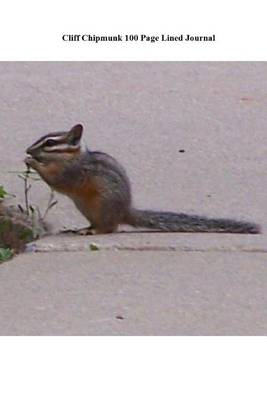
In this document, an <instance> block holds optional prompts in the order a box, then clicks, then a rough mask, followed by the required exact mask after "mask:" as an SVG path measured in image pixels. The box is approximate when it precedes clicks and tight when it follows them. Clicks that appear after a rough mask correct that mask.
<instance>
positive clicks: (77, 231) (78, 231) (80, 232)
mask: <svg viewBox="0 0 267 400" xmlns="http://www.w3.org/2000/svg"><path fill="white" fill-rule="evenodd" d="M60 233H75V235H81V236H87V235H95V233H96V232H95V230H94V228H93V227H92V226H88V227H86V228H80V229H63V230H61V231H60Z"/></svg>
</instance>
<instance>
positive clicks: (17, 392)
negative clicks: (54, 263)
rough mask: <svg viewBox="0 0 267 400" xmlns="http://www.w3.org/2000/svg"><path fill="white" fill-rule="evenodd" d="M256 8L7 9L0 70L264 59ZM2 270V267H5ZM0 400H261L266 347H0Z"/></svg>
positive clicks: (150, 340) (156, 341) (2, 343)
mask: <svg viewBox="0 0 267 400" xmlns="http://www.w3.org/2000/svg"><path fill="white" fill-rule="evenodd" d="M262 4H263V2H260V1H253V2H252V1H250V2H241V1H236V2H234V1H233V0H232V1H229V0H224V1H223V2H220V3H219V2H215V1H214V0H213V1H207V0H206V1H186V2H180V3H179V2H177V1H164V2H163V1H162V2H159V3H156V2H155V1H146V2H144V1H139V0H135V1H132V2H130V1H127V2H126V1H110V2H108V1H105V2H104V1H98V2H90V3H89V2H86V1H80V0H76V1H75V2H74V1H72V2H69V3H67V2H57V3H55V1H51V0H48V1H46V2H42V3H40V2H33V1H27V0H24V1H23V2H22V1H21V2H19V1H10V0H9V1H8V2H7V3H5V4H4V5H3V4H2V7H1V17H0V18H1V20H0V22H1V23H0V40H1V51H0V60H1V61H5V60H7V61H10V60H12V61H15V60H16V61H22V60H53V61H59V60H154V61H156V60H165V61H168V60H187V61H188V60H203V61H205V60H218V61H220V60H226V61H230V60H255V61H258V60H260V61H265V60H266V47H267V44H266V31H267V28H266V26H267V24H266V13H265V12H264V10H263V6H262ZM63 33H73V34H75V33H76V34H82V33H85V34H86V33H88V34H89V33H90V34H99V35H116V34H139V35H140V34H148V35H160V34H162V33H163V34H170V35H180V34H181V33H183V34H187V33H190V34H192V35H206V34H213V33H214V34H216V39H217V40H216V42H215V43H209V42H207V43H199V42H196V43H185V42H184V43H182V44H181V43H179V42H178V43H177V42H171V43H154V44H151V43H140V42H138V43H125V42H123V43H116V42H115V43H99V44H89V43H88V42H81V43H64V42H63V41H62V40H61V37H62V34H63ZM7 267H8V266H6V268H7ZM0 354H1V358H0V377H1V385H0V397H1V398H2V399H5V400H9V399H29V400H30V399H38V400H42V399H45V400H47V399H64V400H67V399H92V400H98V399H110V398H116V399H125V400H126V399H127V400H131V399H135V400H136V399H164V400H165V399H166V400H170V399H181V400H187V399H205V400H206V399H207V400H208V399H217V400H218V399H219V400H220V399H223V400H225V399H235V400H236V399H242V400H246V399H257V400H260V399H266V398H267V397H266V394H267V393H266V392H267V390H266V365H265V364H266V359H267V354H266V338H244V337H240V338H227V337H221V338H220V337H218V338H185V337H183V338H174V337H166V338H160V337H146V338H131V337H130V338H119V337H118V338H104V337H103V338H101V337H99V338H92V337H91V338H90V337H88V338H86V337H83V338H68V337H65V338H61V337H55V338H52V337H51V338H30V337H29V338H19V337H18V338H1V340H0Z"/></svg>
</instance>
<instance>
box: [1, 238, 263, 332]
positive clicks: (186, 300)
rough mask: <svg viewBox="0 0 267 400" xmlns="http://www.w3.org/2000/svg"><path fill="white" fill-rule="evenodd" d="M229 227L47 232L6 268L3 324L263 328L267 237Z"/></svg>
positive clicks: (80, 328) (21, 328)
mask: <svg viewBox="0 0 267 400" xmlns="http://www.w3.org/2000/svg"><path fill="white" fill-rule="evenodd" d="M140 236H141V238H140ZM197 236H199V237H197ZM218 236H220V238H219V237H218ZM230 236H231V235H191V234H190V235H183V234H167V235H163V234H151V236H150V234H147V233H146V234H141V233H140V234H139V236H138V234H121V235H120V234H118V235H115V234H114V235H108V236H102V237H100V236H99V237H98V238H92V239H91V238H88V237H87V238H78V237H73V236H72V235H69V236H68V237H66V236H64V235H63V237H62V236H58V237H56V238H45V239H43V240H41V241H40V242H38V243H36V246H35V251H36V252H35V253H28V254H23V255H21V256H19V257H16V258H15V259H14V260H12V261H10V262H8V263H6V264H5V265H4V266H2V267H1V268H0V282H1V284H0V285H1V290H0V332H1V334H4V335H12V334H13V335H265V334H266V332H267V315H266V314H267V313H266V304H267V268H266V262H267V254H266V251H267V246H266V236H254V237H253V238H254V239H253V240H250V241H248V240H247V239H246V238H245V240H243V239H242V238H243V237H244V236H242V238H241V237H240V235H239V236H237V235H234V237H232V238H230ZM92 243H94V244H97V247H98V248H99V250H98V251H91V250H90V244H92Z"/></svg>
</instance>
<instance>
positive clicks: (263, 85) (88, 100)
mask: <svg viewBox="0 0 267 400" xmlns="http://www.w3.org/2000/svg"><path fill="white" fill-rule="evenodd" d="M266 74H267V65H266V63H253V62H252V63H161V62H159V63H79V62H78V63H70V62H67V63H0V84H1V88H2V90H1V96H0V118H1V130H0V139H1V146H2V147H1V150H2V151H1V158H0V184H3V185H4V186H5V188H6V189H7V190H8V191H9V192H11V193H13V194H15V195H16V199H13V200H12V202H13V203H14V202H17V203H21V204H22V203H23V201H24V199H23V183H22V182H21V180H20V179H19V178H18V177H17V172H16V171H21V170H23V169H24V165H23V162H22V160H23V158H24V152H25V148H26V147H28V146H29V145H30V144H31V143H32V142H33V141H34V140H36V139H38V138H39V137H40V136H41V135H43V134H45V133H47V132H50V131H56V130H62V129H68V128H70V127H71V126H73V125H74V124H76V123H83V125H84V127H85V133H84V140H85V142H86V143H87V145H88V147H90V148H91V149H96V150H101V151H105V152H107V153H110V154H111V155H113V156H115V157H116V158H117V159H118V160H119V161H120V162H121V163H122V164H123V165H124V166H125V168H126V170H127V171H128V174H129V177H130V180H131V182H132V191H133V197H134V203H135V205H136V206H137V207H138V208H150V209H161V210H166V211H167V210H171V211H180V212H186V213H193V214H200V215H206V216H211V217H226V218H236V219H244V220H249V221H253V222H256V223H258V224H260V225H261V226H262V228H263V234H262V235H226V234H178V233H174V234H168V233H147V232H136V231H132V232H126V233H117V234H112V235H106V236H96V237H78V236H77V235H53V236H50V237H46V238H43V239H42V240H40V241H38V242H36V243H34V244H32V245H30V246H29V248H28V250H29V252H28V253H25V254H22V255H19V256H18V257H15V258H14V259H13V260H11V261H10V262H7V263H4V264H2V265H1V266H0V334H1V335H72V334H73V335H109V334H110V335H266V333H267V311H266V310H267V295H266V293H267V290H266V289H267V254H266V250H267V245H266V243H267V237H266V227H267V214H266V204H267V201H266V200H267V192H266V191H267V174H266V171H267V157H266V151H267V150H266V149H267V135H266V131H267V118H266V107H267V95H266V93H267V80H266ZM181 150H182V151H181ZM10 171H11V172H10ZM48 197H49V191H48V189H47V186H46V185H45V184H43V183H42V182H35V183H34V184H33V187H32V189H31V192H30V201H31V202H32V203H33V204H38V206H39V207H40V208H41V209H44V208H45V206H46V203H47V200H48ZM58 200H59V203H58V205H57V206H56V207H55V208H54V209H52V210H51V213H50V214H49V216H48V220H49V222H50V223H51V224H52V226H53V229H54V232H55V233H56V232H58V231H59V230H60V229H62V228H63V227H66V228H74V227H80V226H84V225H85V224H86V222H85V220H84V219H83V218H82V217H81V216H80V214H79V213H78V212H77V210H76V209H75V207H74V206H73V204H72V203H71V202H70V201H69V200H68V199H66V198H64V197H62V196H58ZM125 229H127V230H128V228H125ZM90 243H91V244H92V243H93V244H96V245H97V247H98V248H99V250H96V251H92V250H91V249H90Z"/></svg>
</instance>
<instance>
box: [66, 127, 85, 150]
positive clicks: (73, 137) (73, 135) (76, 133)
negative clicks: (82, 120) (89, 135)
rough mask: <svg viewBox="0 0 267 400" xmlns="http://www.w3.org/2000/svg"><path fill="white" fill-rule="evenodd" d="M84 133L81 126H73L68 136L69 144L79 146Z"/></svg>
mask: <svg viewBox="0 0 267 400" xmlns="http://www.w3.org/2000/svg"><path fill="white" fill-rule="evenodd" d="M82 133H83V126H82V125H81V124H78V125H75V126H73V127H72V128H71V130H70V131H69V134H68V139H69V143H70V144H72V145H73V146H75V145H77V144H78V143H79V141H80V140H81V137H82Z"/></svg>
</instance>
